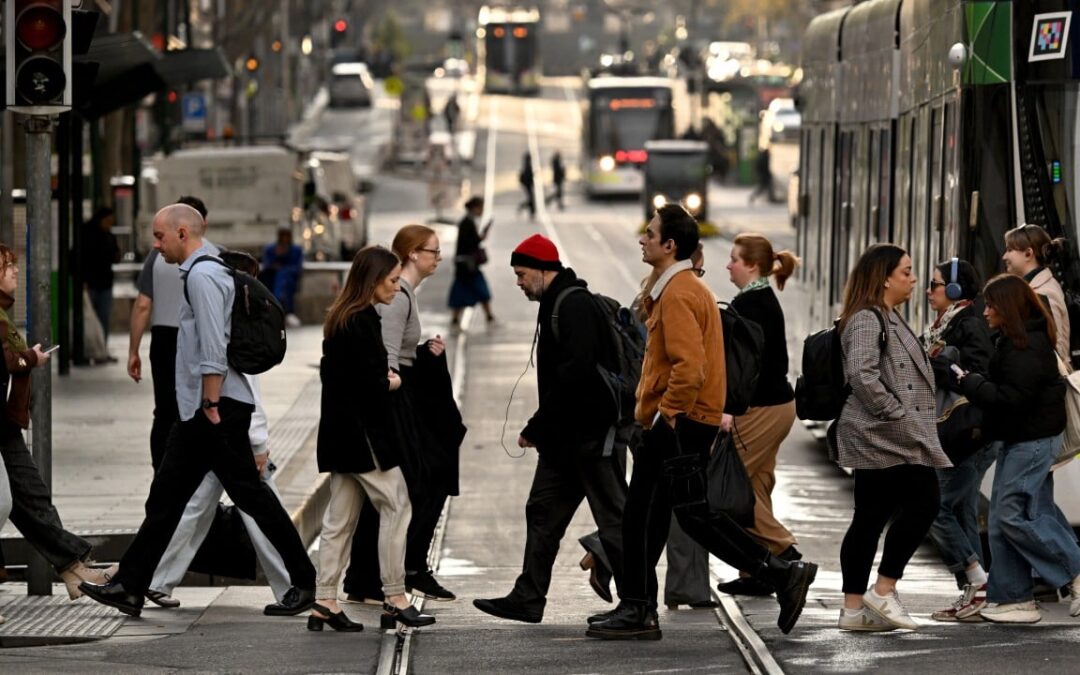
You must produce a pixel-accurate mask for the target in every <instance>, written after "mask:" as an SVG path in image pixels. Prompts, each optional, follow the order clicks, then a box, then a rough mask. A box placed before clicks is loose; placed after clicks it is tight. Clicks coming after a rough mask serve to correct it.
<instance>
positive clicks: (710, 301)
mask: <svg viewBox="0 0 1080 675" xmlns="http://www.w3.org/2000/svg"><path fill="white" fill-rule="evenodd" d="M644 305H645V309H646V311H647V312H648V313H649V318H648V319H647V320H646V321H645V325H646V326H647V327H648V329H649V337H648V340H647V342H646V344H645V362H644V363H643V364H642V367H641V381H640V382H639V383H638V389H637V410H636V411H635V417H636V418H637V420H638V422H639V423H641V425H642V426H643V427H645V428H646V429H648V428H650V427H651V426H652V424H653V419H654V418H655V417H656V413H657V410H659V411H660V413H661V414H662V415H663V416H664V417H665V418H667V419H668V420H672V419H674V418H675V416H676V415H680V414H683V415H686V416H687V417H688V418H690V419H692V420H695V421H697V422H701V423H702V424H709V425H712V426H719V425H720V419H721V417H722V416H723V413H724V398H725V395H726V394H727V391H726V389H727V372H726V370H725V368H724V335H723V329H722V328H721V326H720V311H719V309H718V308H717V306H716V300H715V299H714V298H713V294H712V293H711V292H710V291H709V289H708V288H707V287H706V286H705V284H703V283H702V282H701V280H700V279H698V278H697V276H695V275H694V273H693V272H692V271H691V270H688V269H687V270H682V271H680V272H678V273H677V274H675V276H673V277H671V280H670V281H668V283H667V285H666V286H665V287H664V288H663V290H662V292H661V294H660V296H659V299H657V300H655V301H654V300H653V299H652V297H649V296H647V297H646V298H645V300H644Z"/></svg>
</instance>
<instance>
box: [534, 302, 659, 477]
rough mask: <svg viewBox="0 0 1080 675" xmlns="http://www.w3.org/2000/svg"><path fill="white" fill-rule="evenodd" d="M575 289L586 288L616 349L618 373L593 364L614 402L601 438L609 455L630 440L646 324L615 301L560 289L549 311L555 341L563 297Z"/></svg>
mask: <svg viewBox="0 0 1080 675" xmlns="http://www.w3.org/2000/svg"><path fill="white" fill-rule="evenodd" d="M574 291H585V292H586V293H589V294H590V295H591V296H592V298H593V302H594V303H595V304H596V307H597V308H598V309H599V310H600V313H601V314H602V315H603V317H604V320H605V322H606V323H607V325H608V328H609V329H610V331H611V344H612V346H613V348H614V349H615V352H616V354H615V359H614V362H615V363H617V364H618V367H619V370H618V372H615V371H613V370H611V369H609V368H607V367H606V366H604V365H602V364H600V363H597V364H596V369H597V370H598V371H600V377H601V379H602V380H603V381H604V384H605V385H606V386H607V389H608V391H609V392H610V393H611V397H612V399H613V401H614V403H615V421H614V423H613V424H612V427H611V429H609V430H608V435H607V439H605V441H604V452H603V454H604V456H608V455H610V454H611V451H612V449H613V447H614V446H615V445H616V444H620V443H626V442H627V441H628V440H629V430H631V429H632V427H633V424H634V406H635V404H636V403H637V387H638V381H639V380H641V364H642V361H644V360H645V335H646V331H645V326H644V325H642V323H641V321H639V320H638V318H637V317H636V316H635V315H634V313H633V312H632V311H630V310H629V309H627V308H626V307H623V306H621V305H620V304H619V302H618V301H617V300H614V299H612V298H609V297H607V296H606V295H601V294H599V293H591V292H590V291H589V289H587V288H584V287H582V286H571V287H570V288H566V289H563V290H562V291H560V292H559V295H557V296H556V297H555V305H554V307H553V308H552V311H551V332H552V334H553V335H554V336H555V341H556V342H558V340H559V306H560V305H562V301H563V300H564V299H565V298H566V296H567V295H570V294H571V293H573V292H574Z"/></svg>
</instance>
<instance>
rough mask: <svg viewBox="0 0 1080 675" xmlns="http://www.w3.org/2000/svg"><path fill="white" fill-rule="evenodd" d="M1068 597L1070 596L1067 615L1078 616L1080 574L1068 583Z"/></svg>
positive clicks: (1079, 611)
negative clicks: (1070, 600)
mask: <svg viewBox="0 0 1080 675" xmlns="http://www.w3.org/2000/svg"><path fill="white" fill-rule="evenodd" d="M1069 597H1070V598H1072V602H1070V603H1069V616H1080V576H1078V577H1076V578H1075V579H1073V580H1072V583H1070V584H1069Z"/></svg>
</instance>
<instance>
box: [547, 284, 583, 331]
mask: <svg viewBox="0 0 1080 675" xmlns="http://www.w3.org/2000/svg"><path fill="white" fill-rule="evenodd" d="M574 291H585V292H586V293H588V292H589V289H587V288H585V287H584V286H571V287H570V288H564V289H562V290H561V291H559V294H558V295H556V296H555V306H554V307H552V308H551V334H552V335H554V336H555V342H558V341H559V307H561V306H562V302H563V300H565V299H566V296H568V295H570V294H571V293H573V292H574Z"/></svg>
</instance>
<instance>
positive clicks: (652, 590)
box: [619, 418, 769, 607]
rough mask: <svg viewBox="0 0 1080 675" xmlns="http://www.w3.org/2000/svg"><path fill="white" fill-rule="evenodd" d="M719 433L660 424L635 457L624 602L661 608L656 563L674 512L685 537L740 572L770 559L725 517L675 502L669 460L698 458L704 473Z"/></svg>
mask: <svg viewBox="0 0 1080 675" xmlns="http://www.w3.org/2000/svg"><path fill="white" fill-rule="evenodd" d="M718 431H719V428H718V427H714V426H709V425H706V424H700V423H698V422H694V421H692V420H688V419H685V418H680V419H679V421H678V425H677V431H676V430H673V429H672V428H671V427H670V426H668V424H667V423H666V422H663V421H660V422H657V423H656V425H655V426H654V427H653V428H652V429H649V430H648V431H646V432H645V434H644V438H643V441H642V444H641V447H640V449H639V450H638V452H637V453H636V454H635V455H634V472H633V475H632V476H631V479H630V492H629V495H628V497H627V500H626V514H625V518H624V519H623V554H624V556H625V557H624V558H623V582H622V586H621V587H620V592H619V597H620V598H621V599H622V600H624V601H626V602H628V603H633V604H643V605H649V606H651V607H655V606H656V595H657V588H658V585H657V581H656V563H657V562H658V561H659V560H660V554H661V552H663V550H664V545H665V544H666V543H667V538H668V530H669V528H670V523H671V514H672V511H674V513H675V517H676V518H677V519H678V521H679V525H680V526H681V527H682V529H683V531H684V532H686V534H688V535H690V537H691V538H693V539H694V540H695V541H697V542H698V543H699V544H701V545H702V546H704V547H705V549H706V550H708V551H709V553H711V554H713V555H715V556H716V557H717V558H720V559H721V560H723V561H724V562H726V563H727V564H729V565H731V566H732V567H734V568H735V569H739V570H748V571H751V570H756V569H759V568H760V567H761V565H762V563H763V562H764V561H765V560H766V559H767V558H768V555H769V551H768V549H766V548H765V547H763V546H762V545H761V544H759V543H758V542H757V541H756V540H754V538H753V537H751V536H750V535H749V534H747V532H746V530H744V529H743V528H742V527H740V526H739V525H738V524H737V523H736V522H735V521H733V520H732V519H731V518H729V517H728V516H727V515H726V514H724V513H718V512H713V511H711V510H710V509H709V508H708V505H707V504H699V505H684V504H676V505H674V506H673V504H672V494H671V486H670V484H669V482H670V481H669V478H668V476H667V475H666V472H665V468H664V460H665V459H669V458H672V457H677V456H683V457H685V456H687V455H694V456H696V457H697V458H698V461H699V462H700V465H701V470H702V471H704V469H705V467H706V466H707V465H708V459H709V450H710V449H711V448H712V444H713V441H714V440H716V435H717V433H718Z"/></svg>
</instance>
